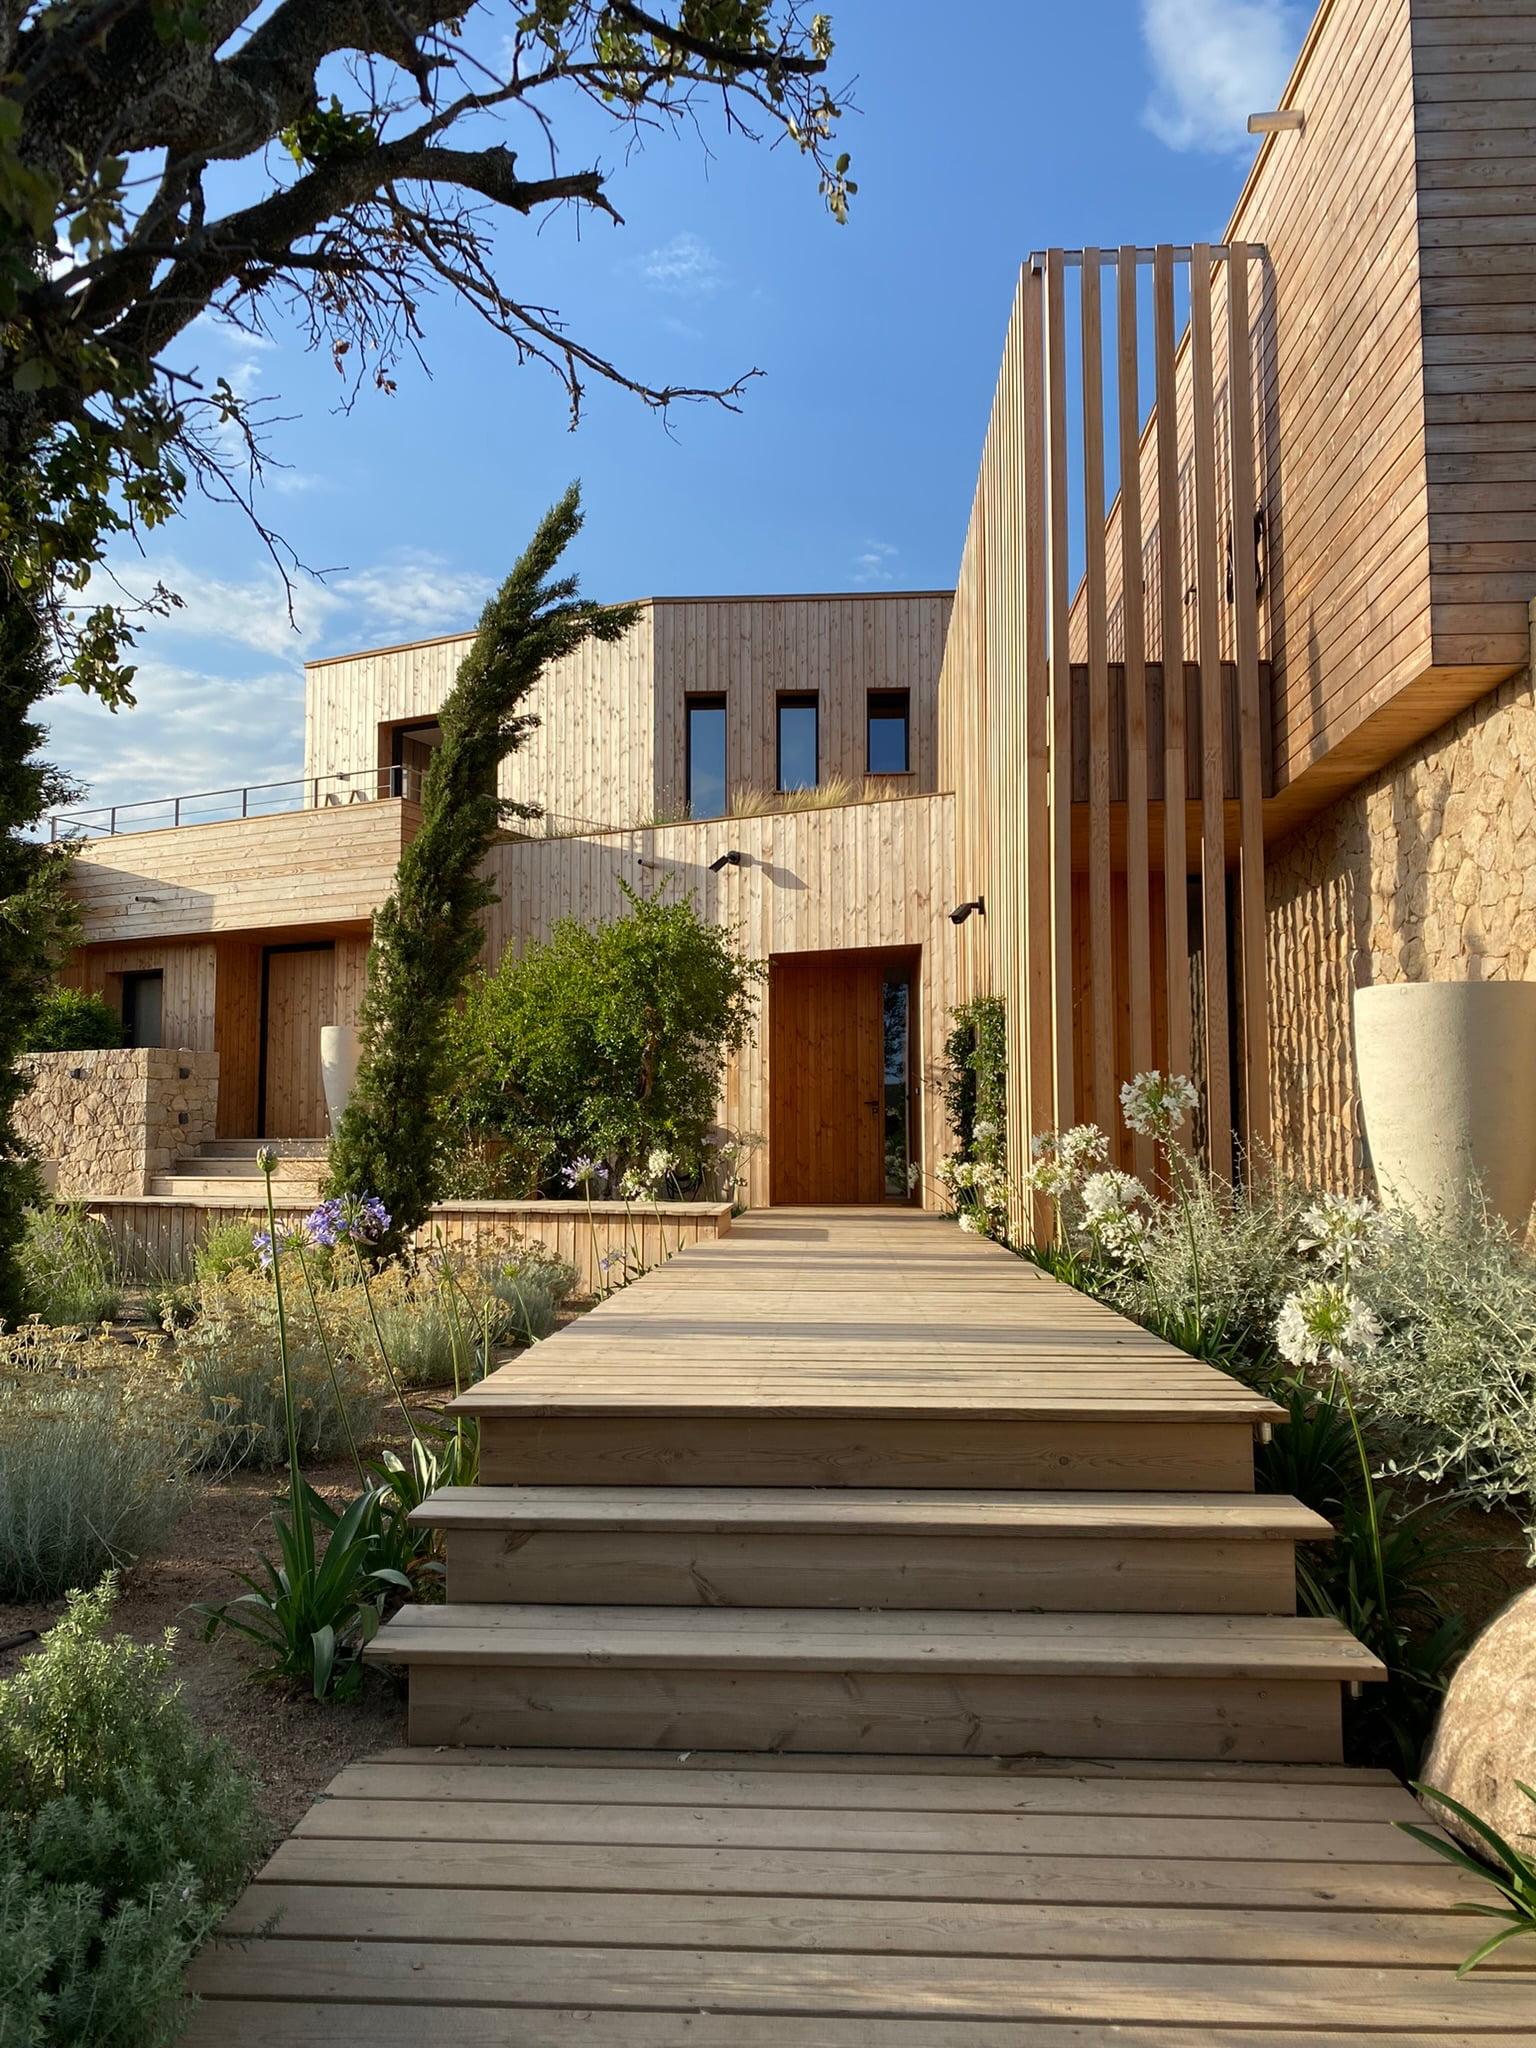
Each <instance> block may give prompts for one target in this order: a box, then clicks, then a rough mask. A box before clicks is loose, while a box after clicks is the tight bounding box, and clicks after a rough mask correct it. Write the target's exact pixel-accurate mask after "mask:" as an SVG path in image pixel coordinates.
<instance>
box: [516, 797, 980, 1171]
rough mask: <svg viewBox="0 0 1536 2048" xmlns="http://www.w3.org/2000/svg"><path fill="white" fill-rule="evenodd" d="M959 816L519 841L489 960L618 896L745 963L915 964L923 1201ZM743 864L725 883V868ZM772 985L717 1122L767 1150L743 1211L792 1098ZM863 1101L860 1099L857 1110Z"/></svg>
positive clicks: (840, 814)
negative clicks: (702, 920) (727, 930)
mask: <svg viewBox="0 0 1536 2048" xmlns="http://www.w3.org/2000/svg"><path fill="white" fill-rule="evenodd" d="M954 829H955V827H954V805H953V803H952V801H951V799H950V798H949V797H947V796H928V797H897V798H890V799H887V800H884V801H880V802H872V803H855V804H839V805H836V806H834V807H833V808H831V809H829V810H823V811H795V812H790V813H788V814H786V815H783V816H768V817H757V818H720V819H714V820H701V821H700V822H699V823H697V824H687V825H668V826H661V827H657V828H655V829H652V830H649V831H642V832H612V833H606V834H591V835H588V836H586V837H584V838H580V839H565V840H558V839H557V840H542V839H541V840H510V841H507V842H505V843H504V844H503V845H501V846H499V847H498V848H497V850H496V852H495V854H494V856H493V859H492V868H491V876H492V880H493V882H494V883H495V886H496V890H497V894H498V897H499V899H500V900H499V901H498V902H497V903H496V904H494V905H493V906H492V908H491V909H490V911H489V912H488V913H487V946H486V952H487V958H488V959H489V960H491V961H495V960H497V959H499V958H500V957H501V954H502V953H503V952H504V951H505V950H506V949H507V948H508V947H509V946H510V947H513V948H516V947H518V946H520V945H522V944H524V943H525V942H526V941H528V940H530V939H541V938H544V937H546V936H547V935H548V933H549V931H550V930H551V929H552V927H553V926H554V924H555V923H556V921H557V920H558V919H560V918H562V917H572V918H575V919H576V920H577V921H578V922H579V923H582V924H596V923H600V922H602V921H604V920H605V919H607V918H611V917H616V916H617V915H618V914H619V913H620V911H621V910H622V909H623V906H624V896H623V885H624V884H628V885H629V886H630V887H632V888H636V889H639V890H640V891H642V892H650V891H664V892H667V893H677V894H686V895H690V896H691V897H692V899H693V901H694V903H695V905H696V907H697V908H698V910H699V913H700V915H701V916H704V917H707V918H710V919H712V920H715V921H718V922H719V923H721V924H724V925H727V926H729V927H731V928H732V929H733V930H734V931H735V932H736V933H737V934H738V936H739V938H740V941H741V944H742V946H743V948H744V950H745V951H746V952H747V954H748V955H749V956H750V957H751V958H753V959H755V960H762V961H767V962H769V963H770V966H771V965H772V963H775V962H778V961H781V960H786V959H798V958H803V957H806V956H811V955H826V956H839V957H843V958H846V959H847V960H848V961H849V962H850V963H857V962H858V961H860V960H865V961H868V960H873V959H876V958H879V957H881V956H885V955H892V954H898V955H904V956H907V957H908V958H910V960H911V962H912V977H913V978H912V986H913V996H914V1001H913V1012H914V1015H913V1030H912V1037H913V1042H914V1054H913V1082H912V1101H913V1119H912V1123H913V1131H914V1134H915V1138H916V1144H915V1147H914V1157H915V1158H916V1160H917V1163H918V1164H919V1165H920V1167H921V1169H922V1173H923V1177H924V1178H923V1186H924V1188H925V1189H926V1190H927V1191H928V1197H929V1199H930V1200H933V1199H935V1197H934V1195H933V1175H934V1174H935V1172H936V1171H937V1168H938V1164H939V1161H940V1159H942V1158H943V1156H944V1155H945V1153H946V1152H947V1151H948V1150H949V1149H950V1143H951V1141H950V1138H949V1135H948V1133H947V1131H946V1130H945V1128H944V1120H943V1105H942V1101H941V1098H940V1081H941V1055H942V1051H943V1045H944V1039H945V1036H946V1034H947V1032H948V1028H949V1014H950V1011H951V1009H952V1008H953V1006H954V1004H955V1003H956V1001H957V1000H958V996H957V993H956V987H957V984H956V963H957V961H958V959H959V956H960V951H961V931H960V930H957V929H956V927H955V926H954V925H953V924H952V923H951V922H950V919H949V912H950V910H951V909H953V907H954V906H955V904H956V902H957V901H958V898H957V896H956V893H955V889H956V885H955V878H954V860H953V844H954ZM728 852H736V853H739V854H740V855H741V862H740V865H727V866H724V867H722V868H721V869H720V870H719V871H718V872H716V871H715V870H714V868H713V866H712V863H713V862H715V861H717V860H718V859H719V858H720V856H721V855H722V854H725V853H728ZM772 1032H773V1016H772V984H771V981H770V983H769V985H768V987H767V989H766V990H765V991H764V995H763V998H762V1001H761V1004H760V1008H759V1014H758V1022H757V1028H756V1031H755V1033H754V1037H753V1040H752V1043H751V1044H750V1045H749V1046H748V1048H747V1049H746V1050H745V1051H744V1052H743V1053H742V1054H741V1055H740V1056H739V1057H738V1058H737V1059H736V1060H735V1061H734V1062H733V1065H732V1068H731V1071H730V1074H729V1076H728V1079H727V1083H726V1090H725V1098H724V1101H723V1103H722V1105H721V1118H722V1122H723V1123H724V1124H725V1125H727V1126H728V1127H729V1128H730V1129H731V1130H733V1131H737V1132H740V1133H741V1134H743V1135H744V1136H746V1137H748V1138H750V1139H753V1140H757V1141H760V1142H758V1143H756V1144H754V1145H753V1148H752V1150H751V1152H750V1154H749V1157H748V1160H747V1167H746V1170H747V1177H748V1178H747V1190H746V1193H747V1199H748V1200H749V1202H751V1203H752V1204H753V1206H759V1205H761V1204H764V1203H766V1202H768V1201H769V1200H770V1199H771V1189H772V1174H773V1164H772V1145H771V1142H770V1139H771V1125H772V1113H771V1096H772V1091H773V1089H774V1087H776V1086H787V1087H793V1086H795V1085H796V1084H795V1080H794V1077H793V1076H792V1075H785V1076H780V1077H779V1078H778V1079H775V1077H774V1074H773V1073H772V1071H771V1062H770V1046H771V1042H772ZM860 1099H861V1100H862V1099H863V1098H860Z"/></svg>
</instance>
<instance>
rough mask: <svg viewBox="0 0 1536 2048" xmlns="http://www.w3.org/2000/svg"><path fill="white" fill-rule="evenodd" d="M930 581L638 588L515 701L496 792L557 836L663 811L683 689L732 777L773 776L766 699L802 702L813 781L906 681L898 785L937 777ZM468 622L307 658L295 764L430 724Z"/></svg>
mask: <svg viewBox="0 0 1536 2048" xmlns="http://www.w3.org/2000/svg"><path fill="white" fill-rule="evenodd" d="M949 606H950V598H949V595H948V593H947V592H917V593H911V592H888V593H864V594H854V595H844V596H836V595H833V596H803V597H721V598H691V597H690V598H648V599H646V600H644V601H643V603H642V605H641V611H640V618H639V620H638V622H637V624H636V625H635V627H634V629H633V631H631V632H630V633H629V634H627V635H626V636H625V638H624V639H623V640H622V641H620V642H618V643H617V644H615V645H614V646H611V647H609V646H602V645H598V644H596V643H589V644H588V645H586V646H585V647H583V648H581V649H580V650H579V651H578V652H577V653H576V654H574V655H571V656H570V657H568V658H567V659H566V660H564V661H560V662H557V663H555V664H554V665H553V666H552V667H551V668H550V669H549V671H548V672H547V673H546V674H545V675H544V676H543V677H541V678H540V680H539V682H538V684H537V685H536V687H535V689H534V691H533V693H532V695H531V696H530V698H529V700H528V704H527V709H528V710H529V711H531V712H532V713H533V714H534V715H535V716H536V717H537V718H538V720H539V724H538V726H537V728H536V729H535V730H534V731H533V732H532V733H530V734H529V736H528V738H527V740H526V741H525V743H524V744H523V746H522V747H520V748H519V749H518V751H517V752H516V753H515V754H513V755H512V756H511V757H510V758H509V759H508V760H507V761H506V762H504V763H503V765H502V771H501V791H502V794H503V795H504V796H507V797H513V798H516V799H518V800H520V801H523V802H528V803H536V804H538V805H539V806H540V807H541V808H542V809H543V810H544V811H545V812H546V813H547V814H548V816H549V819H550V821H551V823H552V825H553V826H554V828H555V829H556V830H557V831H569V830H573V829H586V830H596V831H606V830H609V829H613V828H619V827H626V826H634V825H640V824H644V823H645V822H647V821H648V820H650V819H653V818H655V817H657V816H658V815H660V816H668V815H676V814H678V813H679V812H681V810H682V809H683V807H684V805H685V802H686V798H687V787H686V774H687V770H686V731H687V728H686V700H687V698H688V697H689V696H690V695H694V694H699V695H709V696H723V697H724V698H725V700H726V713H727V731H726V777H727V782H728V785H729V787H730V788H731V789H732V790H737V789H743V788H755V789H767V790H771V789H773V788H774V787H775V785H776V783H777V779H778V776H777V761H776V717H775V700H776V698H777V696H778V694H779V692H780V691H793V692H809V693H814V694H815V695H816V697H817V698H818V700H819V710H820V719H819V741H820V770H821V775H822V778H823V779H827V778H830V777H832V776H835V775H846V776H847V777H849V778H850V780H852V781H854V782H855V783H857V782H861V781H862V780H863V777H864V774H865V770H866V765H867V762H866V738H865V734H866V724H865V721H866V713H867V700H868V695H869V692H870V691H871V690H906V691H908V692H909V693H910V699H911V704H910V718H911V724H910V741H911V770H910V773H909V775H908V776H906V777H905V778H903V782H904V785H905V789H908V790H910V791H911V792H912V793H914V794H916V793H920V792H926V791H930V790H932V789H934V788H936V787H937V786H938V775H937V759H936V755H937V726H936V719H937V700H938V676H939V663H940V659H941V656H942V652H943V644H944V632H945V628H946V625H947V623H948V617H949ZM470 645H471V636H470V635H467V634H465V635H461V636H459V637H457V638H452V639H443V640H431V641H425V642H423V643H421V644H420V645H419V646H412V647H395V648H386V649H383V650H382V651H380V652H378V653H374V654H355V655H347V656H345V657H343V658H341V659H338V660H334V661H323V662H314V663H311V664H310V667H309V669H308V671H307V677H306V696H305V773H306V774H307V775H311V776H325V775H334V774H341V773H347V772H350V771H354V770H356V769H359V768H363V769H372V768H374V767H376V766H377V767H386V768H387V767H388V766H389V763H390V746H391V735H390V731H389V728H392V727H394V726H398V725H406V724H409V723H411V722H413V721H425V720H429V719H430V718H431V717H432V716H433V715H434V714H435V712H436V711H437V710H438V708H439V707H440V706H441V704H442V702H443V700H444V698H445V697H446V696H447V694H448V691H449V689H450V688H451V687H452V684H453V680H454V676H455V675H456V673H457V671H458V666H459V663H460V662H461V661H462V660H463V658H464V655H465V654H466V653H467V652H468V650H469V647H470Z"/></svg>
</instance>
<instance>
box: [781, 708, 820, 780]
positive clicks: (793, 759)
mask: <svg viewBox="0 0 1536 2048" xmlns="http://www.w3.org/2000/svg"><path fill="white" fill-rule="evenodd" d="M820 780H821V766H820V762H819V760H818V758H817V738H816V699H815V698H814V697H781V698H780V699H779V788H780V789H814V788H815V787H816V785H817V783H818V782H819V781H820Z"/></svg>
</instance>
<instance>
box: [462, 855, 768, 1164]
mask: <svg viewBox="0 0 1536 2048" xmlns="http://www.w3.org/2000/svg"><path fill="white" fill-rule="evenodd" d="M664 886H665V885H664ZM625 896H626V900H627V903H628V908H627V910H626V911H625V912H624V914H623V915H622V916H620V917H616V918H613V919H611V920H610V921H609V922H608V923H607V924H603V925H598V926H596V927H595V928H590V927H588V926H586V925H582V924H579V923H577V922H576V921H575V920H574V919H572V918H564V919H561V920H560V922H559V923H557V924H556V925H555V927H554V929H553V930H552V932H551V933H550V936H549V938H548V939H547V940H544V941H542V942H540V943H537V944H534V945H530V946H528V947H526V948H525V949H524V950H523V952H522V953H520V954H514V953H511V952H507V953H505V954H503V956H502V958H501V961H500V962H499V963H498V965H497V967H496V969H495V971H494V972H493V973H491V974H481V975H478V976H476V977H475V978H473V979H472V980H471V981H470V982H469V983H468V985H467V987H466V990H465V999H464V1004H463V1007H462V1009H461V1010H460V1011H459V1012H457V1013H455V1015H454V1016H452V1017H451V1018H450V1019H449V1020H448V1024H447V1030H448V1033H449V1043H448V1048H447V1057H446V1062H445V1066H446V1072H447V1074H448V1077H449V1079H448V1099H447V1102H446V1103H445V1107H444V1122H445V1124H446V1125H448V1126H449V1127H450V1128H452V1129H453V1130H455V1131H458V1132H463V1133H468V1134H471V1135H472V1136H473V1137H475V1138H477V1139H491V1140H496V1139H502V1140H506V1141H508V1142H509V1143H511V1144H512V1145H513V1146H515V1147H518V1148H523V1149H524V1150H525V1151H526V1148H529V1147H532V1148H534V1149H535V1150H536V1151H537V1152H538V1153H540V1154H541V1155H542V1161H543V1180H544V1184H545V1185H546V1186H547V1187H549V1188H550V1189H556V1190H558V1191H559V1192H561V1193H565V1192H567V1191H568V1188H567V1186H566V1185H564V1184H563V1182H562V1175H563V1174H565V1172H566V1171H567V1170H568V1169H569V1168H570V1167H571V1166H572V1165H573V1164H574V1162H575V1161H577V1160H578V1159H591V1160H600V1161H603V1162H604V1163H605V1164H606V1167H607V1170H608V1180H609V1184H610V1185H611V1186H613V1187H615V1188H616V1187H618V1186H619V1184H620V1183H621V1182H622V1181H623V1180H624V1178H625V1176H626V1175H627V1174H629V1173H630V1172H632V1171H634V1170H637V1169H638V1168H639V1167H640V1166H641V1165H642V1164H643V1162H644V1161H645V1160H646V1158H647V1157H648V1155H649V1154H651V1153H652V1152H654V1151H658V1150H660V1151H665V1152H666V1153H668V1154H670V1155H671V1156H672V1159H673V1162H674V1163H673V1166H672V1168H671V1170H670V1173H669V1178H671V1179H673V1180H681V1181H683V1182H685V1183H692V1182H694V1181H696V1180H697V1178H698V1176H699V1175H700V1174H701V1173H702V1172H703V1171H704V1169H705V1166H706V1162H707V1159H708V1154H709V1146H708V1134H709V1131H710V1128H711V1126H712V1125H713V1123H714V1120H715V1114H716V1110H717V1108H718V1105H719V1099H720V1089H721V1084H722V1081H723V1079H724V1075H725V1068H726V1063H727V1061H728V1059H729V1058H730V1055H731V1054H732V1053H733V1052H735V1051H737V1050H739V1049H740V1047H741V1046H742V1045H743V1044H744V1043H745V1040H746V1035H747V1032H748V1031H749V1029H750V1028H751V1024H752V1019H753V1015H754V1012H755V1008H756V994H757V984H758V982H759V980H760V979H761V978H762V974H763V972H764V969H763V967H762V965H761V963H759V962H754V961H750V960H748V959H746V958H745V957H744V956H743V954H742V953H741V951H740V949H739V947H738V945H737V943H736V940H735V937H734V935H733V934H732V933H731V932H730V931H728V930H726V929H724V928H722V927H721V926H719V925H716V924H712V923H710V922H708V921H706V920H705V919H703V918H701V917H700V916H699V914H698V911H697V910H696V909H695V907H694V905H693V903H692V902H691V900H689V899H688V898H686V897H683V898H679V899H676V900H672V901H663V900H661V898H660V897H645V896H640V895H638V894H637V893H636V892H635V891H633V890H631V889H628V888H627V887H626V889H625Z"/></svg>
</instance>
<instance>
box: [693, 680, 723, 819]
mask: <svg viewBox="0 0 1536 2048" xmlns="http://www.w3.org/2000/svg"><path fill="white" fill-rule="evenodd" d="M687 775H688V815H689V817H690V818H723V817H724V816H725V699H724V698H723V697H690V698H689V699H688V761H687Z"/></svg>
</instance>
